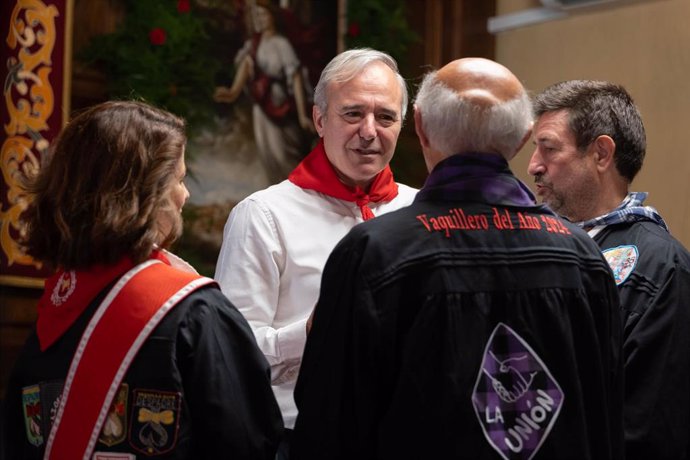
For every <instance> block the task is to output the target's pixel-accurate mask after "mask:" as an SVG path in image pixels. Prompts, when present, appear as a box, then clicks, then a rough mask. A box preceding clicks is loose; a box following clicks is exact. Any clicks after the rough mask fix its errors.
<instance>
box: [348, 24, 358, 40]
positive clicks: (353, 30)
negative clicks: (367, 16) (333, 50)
mask: <svg viewBox="0 0 690 460" xmlns="http://www.w3.org/2000/svg"><path fill="white" fill-rule="evenodd" d="M359 33H360V30H359V24H357V23H356V22H353V23H351V24H350V27H348V28H347V34H348V35H349V36H350V37H353V38H355V37H357V36H359Z"/></svg>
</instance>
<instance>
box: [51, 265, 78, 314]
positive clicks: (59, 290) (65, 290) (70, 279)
mask: <svg viewBox="0 0 690 460" xmlns="http://www.w3.org/2000/svg"><path fill="white" fill-rule="evenodd" d="M76 287H77V274H76V272H75V271H74V270H70V271H68V272H65V273H63V274H62V275H61V276H60V278H59V279H58V281H57V283H56V284H55V287H54V288H53V293H52V294H51V295H50V301H51V302H52V303H53V305H55V306H56V307H59V306H60V305H62V304H63V303H65V301H66V300H67V299H68V298H69V296H71V295H72V293H73V292H74V289H75V288H76Z"/></svg>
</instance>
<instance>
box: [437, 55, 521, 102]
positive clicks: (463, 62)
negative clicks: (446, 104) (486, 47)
mask: <svg viewBox="0 0 690 460" xmlns="http://www.w3.org/2000/svg"><path fill="white" fill-rule="evenodd" d="M436 78H437V80H438V81H439V82H440V83H443V84H444V85H445V86H447V87H448V88H449V89H451V90H453V91H455V92H456V93H457V94H458V96H459V97H461V98H463V99H465V100H466V101H468V102H470V103H471V104H477V105H480V106H492V105H497V104H501V103H503V102H508V101H509V100H511V99H515V98H517V97H519V96H520V95H521V94H522V93H523V92H524V88H523V87H522V84H521V83H520V80H518V79H517V77H516V76H515V75H513V73H512V72H511V71H510V70H508V69H507V68H505V67H504V66H502V65H501V64H499V63H497V62H494V61H491V60H489V59H483V58H463V59H457V60H455V61H453V62H451V63H449V64H447V65H445V66H444V67H443V68H441V70H439V71H438V72H437V73H436Z"/></svg>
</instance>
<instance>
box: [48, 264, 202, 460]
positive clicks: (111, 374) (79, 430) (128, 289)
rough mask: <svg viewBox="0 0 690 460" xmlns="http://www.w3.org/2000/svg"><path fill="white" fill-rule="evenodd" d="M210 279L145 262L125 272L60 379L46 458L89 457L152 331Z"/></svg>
mask: <svg viewBox="0 0 690 460" xmlns="http://www.w3.org/2000/svg"><path fill="white" fill-rule="evenodd" d="M212 282H213V280H211V279H209V278H204V277H201V276H199V275H197V274H193V273H188V272H183V271H180V270H177V269H175V268H172V267H170V266H169V265H167V264H165V263H162V262H161V261H159V260H155V259H154V260H148V261H146V262H144V263H142V264H139V265H137V266H135V267H134V268H132V269H131V270H129V271H128V272H127V273H125V274H124V275H123V276H122V278H120V280H118V282H117V284H115V286H114V287H113V289H112V290H111V291H110V292H109V293H108V294H107V295H106V297H105V299H104V300H103V302H102V303H101V305H99V307H98V310H96V313H94V315H93V317H92V318H91V321H90V322H89V324H88V326H87V327H86V330H85V331H84V334H83V336H82V338H81V340H80V342H79V345H78V347H77V351H76V352H75V354H74V357H73V358H72V363H71V365H70V368H69V372H68V374H67V379H66V380H65V387H64V389H63V391H62V397H61V398H60V406H59V408H58V412H57V415H56V417H55V422H54V423H53V427H52V429H51V431H50V436H49V438H48V442H47V443H46V450H45V456H44V458H45V459H51V458H53V459H67V458H69V459H81V458H84V459H90V458H91V455H92V453H93V450H94V448H95V446H96V442H97V440H98V436H99V434H100V432H101V428H102V426H103V423H104V420H105V417H106V416H107V414H108V410H109V408H110V405H111V403H112V401H113V398H114V396H115V393H116V392H117V389H118V388H119V386H120V383H121V382H122V379H123V378H124V376H125V373H126V372H127V369H128V368H129V365H130V364H131V363H132V361H133V360H134V358H135V357H136V355H137V352H138V351H139V349H140V348H141V346H142V345H143V343H144V342H145V341H146V338H147V337H148V336H149V334H150V333H151V331H152V330H153V329H154V328H155V327H156V325H158V323H159V322H160V321H161V320H162V319H163V317H164V316H165V315H166V313H168V312H169V311H170V310H171V309H172V308H173V307H174V306H175V305H176V304H177V303H178V302H179V301H180V300H182V299H183V298H184V297H186V296H187V295H188V294H189V293H190V292H192V291H193V290H195V289H197V288H199V287H201V286H203V285H206V284H209V283H212Z"/></svg>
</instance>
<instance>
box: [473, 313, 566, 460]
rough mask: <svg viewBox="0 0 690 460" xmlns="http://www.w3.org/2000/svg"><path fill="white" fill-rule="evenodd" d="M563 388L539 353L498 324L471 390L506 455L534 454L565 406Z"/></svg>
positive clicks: (490, 437)
mask: <svg viewBox="0 0 690 460" xmlns="http://www.w3.org/2000/svg"><path fill="white" fill-rule="evenodd" d="M563 398H564V395H563V392H562V391H561V388H560V386H559V385H558V382H556V380H555V379H554V378H553V376H552V375H551V373H550V372H549V370H548V369H547V367H546V366H545V365H544V363H543V362H542V360H541V359H540V358H539V356H538V355H537V354H536V353H535V352H534V350H532V348H531V347H530V346H529V345H528V344H527V342H526V341H525V340H524V339H523V338H522V337H520V336H519V335H518V334H517V333H516V332H515V331H513V330H512V329H511V328H510V327H508V326H506V325H505V324H503V323H498V325H497V326H496V328H494V330H493V332H492V333H491V337H489V341H488V343H487V344H486V348H485V349H484V357H483V359H482V365H481V368H480V370H479V374H478V375H477V382H476V383H475V386H474V391H473V392H472V403H473V405H474V410H475V413H476V414H477V419H478V420H479V423H480V425H481V426H482V430H483V431H484V436H485V437H486V439H487V441H489V444H491V446H492V447H493V448H494V449H495V450H496V451H497V452H498V453H499V454H500V455H501V457H503V458H504V459H506V460H512V459H521V460H529V459H531V458H532V457H533V456H534V455H535V454H536V453H537V451H538V450H539V448H540V447H541V445H542V443H543V442H544V440H545V439H546V437H547V436H548V434H549V432H550V431H551V428H552V427H553V424H554V422H555V421H556V418H558V414H559V412H560V410H561V407H562V406H563Z"/></svg>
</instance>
